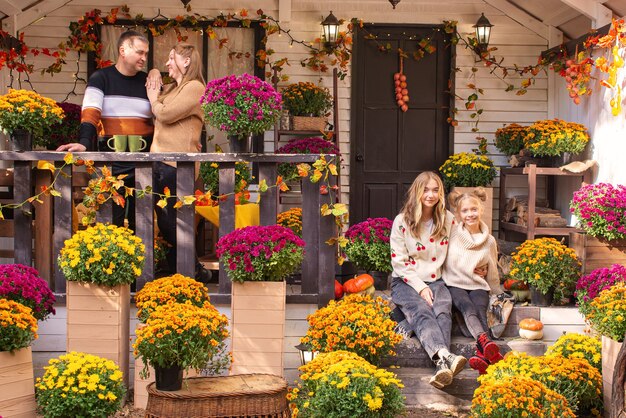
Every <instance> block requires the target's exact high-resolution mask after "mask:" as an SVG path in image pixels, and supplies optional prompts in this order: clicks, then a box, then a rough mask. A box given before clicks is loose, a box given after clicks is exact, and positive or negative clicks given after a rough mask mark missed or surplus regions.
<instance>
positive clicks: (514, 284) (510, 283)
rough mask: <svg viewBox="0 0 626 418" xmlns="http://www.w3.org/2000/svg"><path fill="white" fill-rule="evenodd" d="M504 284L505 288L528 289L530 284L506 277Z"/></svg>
mask: <svg viewBox="0 0 626 418" xmlns="http://www.w3.org/2000/svg"><path fill="white" fill-rule="evenodd" d="M503 286H504V290H528V284H526V283H524V282H523V281H521V280H517V279H506V280H505V281H504V285H503Z"/></svg>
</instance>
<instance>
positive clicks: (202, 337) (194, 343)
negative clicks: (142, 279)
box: [133, 303, 228, 391]
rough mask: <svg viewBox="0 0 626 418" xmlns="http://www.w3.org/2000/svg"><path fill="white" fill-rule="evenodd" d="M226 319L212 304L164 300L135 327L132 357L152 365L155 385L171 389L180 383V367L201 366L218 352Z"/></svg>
mask: <svg viewBox="0 0 626 418" xmlns="http://www.w3.org/2000/svg"><path fill="white" fill-rule="evenodd" d="M227 326H228V319H227V318H226V316H225V315H222V314H221V313H219V311H218V310H217V309H216V308H215V307H214V306H212V305H210V304H209V305H208V306H207V305H205V306H203V307H198V306H195V305H192V304H191V303H168V304H165V305H159V306H156V307H155V308H154V310H153V311H152V312H151V313H150V316H149V317H148V319H147V320H146V323H145V325H144V326H142V327H138V328H137V330H136V334H137V339H136V340H135V343H134V344H133V349H134V355H135V357H140V358H141V360H142V363H143V370H142V373H141V374H142V375H143V376H144V377H145V376H146V375H147V373H148V366H151V367H153V368H154V372H155V380H156V388H157V389H158V390H166V391H174V390H179V389H180V388H181V386H182V377H183V371H184V370H186V369H189V368H193V369H195V370H196V371H199V370H201V369H203V368H204V367H205V366H206V364H207V363H208V362H209V361H210V360H211V359H212V358H213V357H214V356H215V355H216V354H218V353H219V352H220V351H221V350H222V349H223V346H224V340H225V339H226V338H227V337H228V330H227V329H226V327H227Z"/></svg>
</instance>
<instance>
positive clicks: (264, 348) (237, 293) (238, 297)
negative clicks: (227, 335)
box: [216, 225, 304, 376]
mask: <svg viewBox="0 0 626 418" xmlns="http://www.w3.org/2000/svg"><path fill="white" fill-rule="evenodd" d="M216 253H217V256H218V257H219V260H220V263H221V265H222V266H224V269H225V270H226V273H227V274H228V277H230V279H231V280H232V281H233V283H232V297H231V312H232V317H231V320H232V329H233V339H232V349H233V367H232V372H233V373H272V374H276V375H279V376H281V375H282V374H283V339H284V327H285V298H286V293H287V288H286V283H285V281H284V279H285V278H286V277H287V276H289V275H290V274H292V273H293V272H295V271H296V270H297V269H298V268H299V267H300V266H301V264H302V259H303V256H304V241H303V240H302V239H301V238H300V237H298V236H297V235H296V234H295V233H294V232H293V231H292V230H291V229H289V228H286V227H284V226H279V225H268V226H248V227H245V228H241V229H236V230H234V231H233V232H230V233H228V234H226V235H224V236H223V237H221V238H220V239H219V241H218V242H217V246H216ZM250 347H257V348H255V350H258V351H257V352H256V353H252V352H250Z"/></svg>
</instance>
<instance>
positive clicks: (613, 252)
mask: <svg viewBox="0 0 626 418" xmlns="http://www.w3.org/2000/svg"><path fill="white" fill-rule="evenodd" d="M569 246H570V247H571V248H573V249H574V251H576V255H577V256H578V258H580V260H581V262H582V272H583V274H588V273H591V272H592V271H593V270H595V269H599V268H604V267H611V265H613V264H615V263H618V264H624V265H626V241H624V240H620V241H611V242H608V241H603V240H599V239H597V238H594V237H592V236H591V235H588V234H585V233H583V232H571V233H570V235H569Z"/></svg>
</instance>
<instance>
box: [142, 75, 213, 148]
mask: <svg viewBox="0 0 626 418" xmlns="http://www.w3.org/2000/svg"><path fill="white" fill-rule="evenodd" d="M203 94H204V85H203V84H202V83H201V82H199V81H198V80H191V81H188V82H185V83H183V84H181V85H180V86H178V87H176V88H175V89H174V91H172V92H171V93H169V94H168V95H166V96H165V97H159V99H157V100H155V101H154V103H152V113H153V114H154V118H155V122H154V139H153V140H152V146H151V147H150V152H198V145H199V144H200V134H201V132H202V125H203V124H204V114H203V113H202V109H201V107H200V98H201V97H202V95H203Z"/></svg>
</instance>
